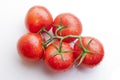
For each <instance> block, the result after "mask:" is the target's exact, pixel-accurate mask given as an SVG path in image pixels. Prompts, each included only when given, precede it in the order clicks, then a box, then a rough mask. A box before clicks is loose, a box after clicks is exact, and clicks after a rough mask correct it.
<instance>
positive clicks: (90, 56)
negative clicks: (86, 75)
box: [74, 37, 104, 67]
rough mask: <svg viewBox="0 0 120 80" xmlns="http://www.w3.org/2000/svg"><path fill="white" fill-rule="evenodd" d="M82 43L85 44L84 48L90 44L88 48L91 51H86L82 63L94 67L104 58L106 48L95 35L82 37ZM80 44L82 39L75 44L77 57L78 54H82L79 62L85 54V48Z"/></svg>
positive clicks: (76, 56)
mask: <svg viewBox="0 0 120 80" xmlns="http://www.w3.org/2000/svg"><path fill="white" fill-rule="evenodd" d="M90 40H91V42H90V43H89V41H90ZM88 43H89V45H88ZM81 44H82V45H83V47H84V48H86V46H88V48H87V50H89V52H84V53H85V56H84V58H83V61H82V63H81V64H83V65H85V66H89V67H93V66H95V65H97V64H99V63H100V62H101V61H102V59H103V57H104V48H103V45H102V43H101V42H100V41H98V40H97V39H95V38H93V37H82V38H81ZM79 45H80V40H78V41H77V42H76V43H75V45H74V56H75V59H77V58H78V56H80V55H82V56H81V57H79V59H78V60H77V62H80V60H81V58H82V57H83V55H84V54H83V53H82V52H83V49H82V48H81V47H80V46H79Z"/></svg>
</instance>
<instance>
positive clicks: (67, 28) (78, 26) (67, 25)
mask: <svg viewBox="0 0 120 80" xmlns="http://www.w3.org/2000/svg"><path fill="white" fill-rule="evenodd" d="M53 25H55V26H53V28H52V32H53V34H55V32H56V30H57V28H59V27H63V29H62V30H60V31H58V32H57V34H58V35H60V36H68V35H74V36H79V35H81V33H82V23H81V21H80V20H79V19H78V18H77V17H76V16H75V15H73V14H71V13H61V14H59V15H58V16H57V17H56V18H55V19H54V21H53ZM74 40H75V38H68V39H65V40H63V41H64V42H68V43H70V42H73V41H74Z"/></svg>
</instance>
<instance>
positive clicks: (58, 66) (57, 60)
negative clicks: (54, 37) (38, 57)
mask: <svg viewBox="0 0 120 80" xmlns="http://www.w3.org/2000/svg"><path fill="white" fill-rule="evenodd" d="M54 45H56V46H57V47H59V46H60V44H59V41H55V42H53V43H51V44H50V45H48V47H47V48H46V50H45V54H44V63H45V65H46V66H47V67H48V69H50V70H51V71H54V72H61V71H66V70H68V69H70V68H72V66H73V61H74V56H73V52H72V50H73V49H72V48H71V46H70V45H69V44H68V43H66V42H62V50H63V51H68V52H63V53H61V54H62V55H63V58H62V56H61V55H60V53H59V52H58V54H55V53H56V52H57V50H56V48H55V46H54Z"/></svg>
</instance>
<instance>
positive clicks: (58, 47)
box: [17, 6, 104, 71]
mask: <svg viewBox="0 0 120 80" xmlns="http://www.w3.org/2000/svg"><path fill="white" fill-rule="evenodd" d="M25 23H26V27H27V29H28V31H29V32H28V33H26V34H25V35H23V36H22V37H21V38H20V39H19V40H18V43H17V50H18V53H19V54H20V56H21V57H22V58H23V59H25V60H27V61H33V62H35V61H39V60H40V59H43V61H44V63H45V65H46V66H48V68H49V69H51V70H54V71H65V70H68V69H70V68H71V67H72V66H73V64H75V65H77V66H82V65H84V66H87V67H93V66H96V65H97V64H99V63H100V62H101V60H102V59H103V57H104V48H103V45H102V43H101V42H100V41H99V40H97V39H96V38H94V37H89V36H80V35H81V33H82V24H81V22H80V20H79V19H78V18H77V17H76V16H75V15H73V14H71V13H62V14H59V15H58V16H57V17H56V18H55V19H54V20H53V18H52V15H51V13H50V12H49V11H48V10H47V9H46V8H45V7H42V6H33V7H32V8H30V9H29V11H28V12H27V14H26V18H25ZM50 29H52V32H53V35H52V34H51V33H50V31H49V30H50ZM43 34H47V35H48V36H49V39H46V38H45V36H44V35H43ZM70 43H73V44H74V45H73V46H71V45H70ZM42 57H43V58H42Z"/></svg>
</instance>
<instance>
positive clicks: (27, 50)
mask: <svg viewBox="0 0 120 80" xmlns="http://www.w3.org/2000/svg"><path fill="white" fill-rule="evenodd" d="M17 50H18V53H19V55H20V56H21V58H22V59H24V60H27V61H30V62H35V61H39V60H40V59H41V58H42V55H43V51H44V50H43V46H42V37H41V35H39V34H36V33H27V34H24V35H23V36H22V37H21V38H20V39H19V40H18V43H17Z"/></svg>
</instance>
